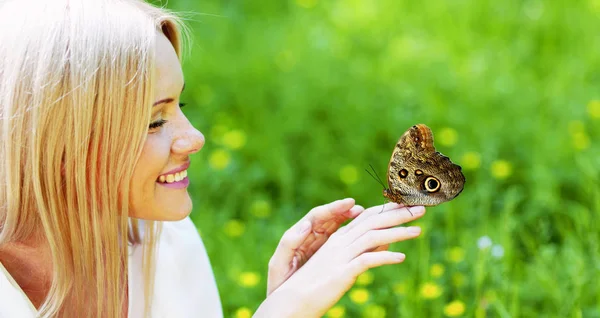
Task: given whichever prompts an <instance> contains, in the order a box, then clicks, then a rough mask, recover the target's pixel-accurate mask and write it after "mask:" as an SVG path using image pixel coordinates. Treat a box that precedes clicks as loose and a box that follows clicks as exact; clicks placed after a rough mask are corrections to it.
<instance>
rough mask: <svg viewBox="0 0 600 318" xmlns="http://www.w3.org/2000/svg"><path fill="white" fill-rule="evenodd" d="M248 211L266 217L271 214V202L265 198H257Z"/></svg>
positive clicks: (258, 216)
mask: <svg viewBox="0 0 600 318" xmlns="http://www.w3.org/2000/svg"><path fill="white" fill-rule="evenodd" d="M250 213H252V215H254V216H255V217H257V218H261V219H262V218H266V217H268V216H269V215H271V203H270V202H269V201H267V200H263V199H258V200H256V201H254V202H252V205H251V206H250Z"/></svg>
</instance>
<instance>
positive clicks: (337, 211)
mask: <svg viewBox="0 0 600 318" xmlns="http://www.w3.org/2000/svg"><path fill="white" fill-rule="evenodd" d="M355 203H356V202H355V201H354V199H352V198H346V199H342V200H337V201H333V202H331V203H327V204H324V205H320V206H318V207H315V208H313V209H312V210H310V212H308V213H307V214H306V216H305V217H304V219H308V220H309V221H311V222H315V221H319V220H321V221H322V220H328V219H331V218H332V217H341V215H342V214H344V212H348V210H351V209H352V208H353V207H354V206H355ZM357 210H358V208H357V209H356V210H354V211H353V212H354V213H356V212H357ZM360 212H362V211H360Z"/></svg>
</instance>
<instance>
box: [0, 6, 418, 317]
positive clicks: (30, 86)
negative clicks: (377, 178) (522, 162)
mask: <svg viewBox="0 0 600 318" xmlns="http://www.w3.org/2000/svg"><path fill="white" fill-rule="evenodd" d="M0 3H1V4H0V30H2V32H0V137H1V140H2V142H1V144H0V180H2V183H0V317H34V316H42V317H54V316H59V317H147V316H151V317H220V316H222V312H221V306H220V301H219V295H218V292H217V288H216V286H215V280H214V277H213V274H212V271H211V269H210V264H209V262H208V258H207V255H206V252H205V250H204V247H203V245H202V241H201V240H200V237H199V236H198V234H197V231H196V230H195V227H194V225H193V224H192V223H191V221H190V219H189V218H188V214H189V213H190V212H191V209H192V204H191V200H190V197H189V194H188V193H187V185H188V184H189V182H190V181H189V179H188V178H187V169H188V167H189V164H190V161H189V157H190V155H191V154H193V153H196V152H198V151H199V150H200V149H201V148H202V146H203V144H204V137H203V135H202V134H201V133H200V132H199V131H198V130H196V129H195V128H194V127H192V125H191V124H190V123H189V121H188V120H187V119H186V117H185V116H184V114H183V113H182V112H181V109H180V104H179V95H180V93H181V91H182V89H183V87H184V81H183V73H182V70H181V65H180V63H179V57H180V52H181V48H180V26H179V25H180V23H179V20H177V18H176V17H175V16H173V15H172V14H170V13H168V12H166V11H165V10H161V9H158V8H155V7H152V6H150V5H148V4H146V3H143V2H140V1H135V0H103V1H100V0H97V1H89V0H53V1H34V0H12V1H4V2H0ZM384 210H385V211H386V212H385V213H379V212H381V207H373V208H371V209H367V210H365V209H363V208H362V207H360V206H359V205H355V202H354V200H352V199H345V200H339V201H335V202H332V203H329V204H326V205H323V206H320V207H316V208H314V209H313V210H311V211H310V212H309V213H308V214H307V215H306V216H305V217H304V218H302V219H301V220H300V221H299V222H298V223H296V224H295V225H293V226H292V227H291V228H290V229H289V230H288V231H287V232H286V233H285V234H284V235H283V237H282V239H281V242H280V244H279V246H278V247H277V250H276V251H275V253H274V255H273V257H272V258H271V260H270V262H269V280H268V291H267V298H266V299H265V301H264V302H263V303H262V304H261V305H260V307H259V308H258V310H257V311H256V313H255V316H256V317H317V316H320V315H322V314H323V313H325V312H326V311H327V309H328V308H330V307H331V306H333V305H334V304H335V303H336V301H337V300H339V298H340V297H341V296H342V295H343V294H344V293H345V292H346V291H347V290H348V289H349V288H350V287H351V285H352V284H353V283H354V280H355V279H356V277H357V276H358V275H359V274H360V273H362V272H364V271H365V270H367V269H368V268H372V267H376V266H381V265H384V264H394V263H400V262H402V261H403V260H404V254H402V253H393V252H389V251H387V246H388V244H390V243H392V242H397V241H401V240H405V239H410V238H414V237H416V236H418V235H419V232H420V229H419V228H418V227H410V228H405V227H394V226H396V225H399V224H402V223H404V222H407V221H410V220H413V219H415V218H418V217H420V216H422V215H423V213H424V212H425V210H424V208H423V207H412V208H411V211H408V209H407V208H403V207H400V206H398V205H394V204H390V205H388V206H386V207H385V209H384ZM411 212H412V214H411ZM348 219H354V220H352V222H350V223H349V224H348V225H346V226H344V227H341V228H340V226H341V224H342V223H343V222H344V221H346V220H348Z"/></svg>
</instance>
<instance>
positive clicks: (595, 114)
mask: <svg viewBox="0 0 600 318" xmlns="http://www.w3.org/2000/svg"><path fill="white" fill-rule="evenodd" d="M587 111H588V114H589V115H590V117H592V118H594V119H600V100H597V99H596V100H593V101H590V102H589V103H588V104H587Z"/></svg>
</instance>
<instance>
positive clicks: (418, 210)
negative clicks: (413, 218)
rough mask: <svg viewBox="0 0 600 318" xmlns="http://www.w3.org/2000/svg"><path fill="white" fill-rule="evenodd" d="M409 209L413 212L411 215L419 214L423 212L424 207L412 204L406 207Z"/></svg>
mask: <svg viewBox="0 0 600 318" xmlns="http://www.w3.org/2000/svg"><path fill="white" fill-rule="evenodd" d="M407 209H409V211H410V212H411V213H412V214H413V215H421V214H423V213H425V207H424V206H422V205H419V206H413V207H411V208H407Z"/></svg>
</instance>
